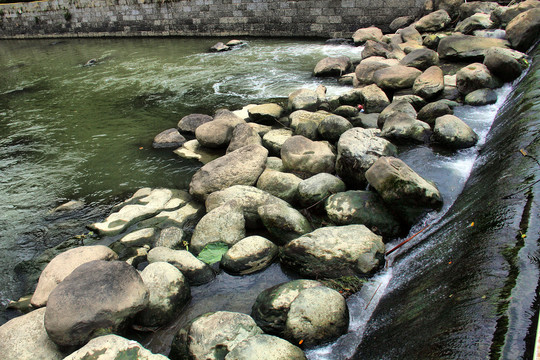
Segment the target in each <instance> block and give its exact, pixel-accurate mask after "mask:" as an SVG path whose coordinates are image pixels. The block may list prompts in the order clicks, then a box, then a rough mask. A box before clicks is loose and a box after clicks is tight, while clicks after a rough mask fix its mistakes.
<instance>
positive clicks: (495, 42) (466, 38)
mask: <svg viewBox="0 0 540 360" xmlns="http://www.w3.org/2000/svg"><path fill="white" fill-rule="evenodd" d="M508 45H509V43H508V41H506V40H502V39H495V38H486V37H478V36H471V35H451V36H447V37H444V38H442V39H441V41H440V42H439V46H438V47H437V52H438V53H439V57H440V58H441V59H445V60H451V61H474V60H480V61H482V60H483V59H484V54H485V52H486V50H487V49H489V48H492V47H508Z"/></svg>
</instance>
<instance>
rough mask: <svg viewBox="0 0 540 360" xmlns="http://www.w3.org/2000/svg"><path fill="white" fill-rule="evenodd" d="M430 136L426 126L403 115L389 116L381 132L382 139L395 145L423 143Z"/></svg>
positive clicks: (428, 128) (429, 129)
mask: <svg viewBox="0 0 540 360" xmlns="http://www.w3.org/2000/svg"><path fill="white" fill-rule="evenodd" d="M430 134H431V128H430V126H429V125H428V124H426V123H425V122H423V121H420V120H417V119H416V118H413V117H411V116H410V115H408V114H404V113H395V114H392V115H390V116H389V117H388V119H387V120H386V122H385V123H384V126H383V128H382V131H381V136H382V137H384V138H386V139H390V140H391V141H394V142H396V143H423V142H425V141H427V140H428V139H429V135H430Z"/></svg>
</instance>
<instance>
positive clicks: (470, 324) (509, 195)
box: [354, 47, 540, 359]
mask: <svg viewBox="0 0 540 360" xmlns="http://www.w3.org/2000/svg"><path fill="white" fill-rule="evenodd" d="M531 54H532V56H533V57H534V58H533V61H532V65H531V68H530V70H529V73H528V74H527V76H526V77H524V78H523V79H522V80H521V82H519V83H518V84H517V85H516V88H515V90H514V91H513V93H512V94H511V95H510V96H509V98H508V99H507V101H506V103H505V105H504V106H503V108H502V109H501V110H499V113H498V115H497V117H496V119H495V121H494V124H493V126H492V128H491V131H490V134H489V136H488V139H487V141H486V144H485V145H484V147H483V149H482V152H481V155H480V157H479V160H478V161H477V162H476V166H475V168H474V169H473V171H472V173H471V176H470V178H469V180H468V182H467V184H466V186H465V189H464V191H463V192H462V194H461V195H460V196H459V198H458V199H457V201H456V202H455V203H454V205H453V207H452V209H451V210H450V211H448V213H447V215H446V216H445V217H444V218H443V219H442V220H441V221H440V222H439V224H438V225H437V226H435V227H434V229H433V230H432V231H431V232H430V233H429V234H427V235H426V236H424V238H423V239H421V241H418V243H417V244H416V245H415V246H414V247H412V248H411V249H409V250H408V252H407V253H406V254H404V255H402V256H400V257H399V258H397V259H396V260H395V261H394V264H393V267H394V279H393V280H391V284H390V285H389V288H390V291H388V292H387V293H386V294H385V295H384V296H383V298H382V299H381V301H380V303H379V305H378V307H377V309H376V310H375V313H374V314H373V316H372V318H371V320H370V323H369V324H368V330H367V333H366V335H365V336H364V338H363V341H362V343H361V344H360V346H359V347H358V349H357V353H356V356H355V357H354V358H355V359H366V358H369V359H413V358H417V359H418V358H421V359H449V358H452V359H487V358H491V359H495V358H497V359H498V358H501V359H517V358H524V359H530V358H532V349H533V347H534V332H535V331H534V327H535V326H536V324H533V323H532V322H533V318H534V317H533V316H532V314H534V313H535V310H534V308H535V307H536V306H537V305H535V304H534V301H535V300H534V298H535V296H537V295H536V294H537V291H538V290H537V289H538V257H539V256H538V250H537V249H538V234H539V233H540V218H539V216H538V214H539V209H538V195H539V194H540V183H539V182H538V179H540V163H539V162H538V159H540V148H539V144H540V141H539V139H538V136H539V134H540V116H539V115H538V114H539V113H540V102H539V101H538V81H539V78H540V49H539V48H538V47H537V48H536V49H535V51H533V52H532V53H531ZM430 244H432V245H431V246H430ZM434 244H436V245H434ZM396 278H398V280H396ZM399 279H402V280H399ZM394 280H396V282H395V284H392V281H394ZM536 301H538V300H536ZM537 311H538V308H537V307H536V312H537Z"/></svg>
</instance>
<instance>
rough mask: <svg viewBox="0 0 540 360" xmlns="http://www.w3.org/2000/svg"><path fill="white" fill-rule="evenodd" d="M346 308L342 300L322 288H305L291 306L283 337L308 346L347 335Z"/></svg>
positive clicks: (339, 295) (332, 292)
mask: <svg viewBox="0 0 540 360" xmlns="http://www.w3.org/2000/svg"><path fill="white" fill-rule="evenodd" d="M348 327H349V308H348V306H347V302H346V301H345V298H344V297H343V296H342V295H341V294H340V293H338V292H337V291H336V290H333V289H330V288H327V287H325V286H318V287H314V288H310V289H305V290H303V291H301V292H300V294H298V296H297V297H296V299H294V301H293V302H292V303H291V307H290V309H289V313H288V314H287V321H286V323H285V338H286V339H288V340H289V341H290V342H292V343H294V344H298V343H300V342H302V345H303V346H306V347H311V346H316V345H321V344H325V343H328V342H330V341H333V340H335V339H337V338H338V337H340V336H341V335H343V334H345V333H347V329H348Z"/></svg>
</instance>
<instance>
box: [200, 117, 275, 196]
mask: <svg viewBox="0 0 540 360" xmlns="http://www.w3.org/2000/svg"><path fill="white" fill-rule="evenodd" d="M214 121H215V120H214ZM267 157H268V150H266V149H265V148H264V147H262V146H261V145H256V144H253V145H246V146H244V147H241V148H240V149H238V150H235V151H233V152H231V153H229V154H227V155H225V156H223V157H221V158H218V159H216V160H213V161H211V162H209V163H208V164H206V165H204V166H203V167H202V168H200V169H199V170H198V171H197V172H196V173H195V174H194V175H193V177H192V179H191V183H190V184H189V192H190V194H191V195H193V196H194V197H196V198H198V199H205V198H206V197H207V196H208V194H210V193H212V192H214V191H218V190H222V189H225V188H227V187H230V186H232V185H253V184H255V183H256V182H257V179H258V178H259V175H261V173H262V172H263V170H264V166H265V164H266V158H267Z"/></svg>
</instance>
